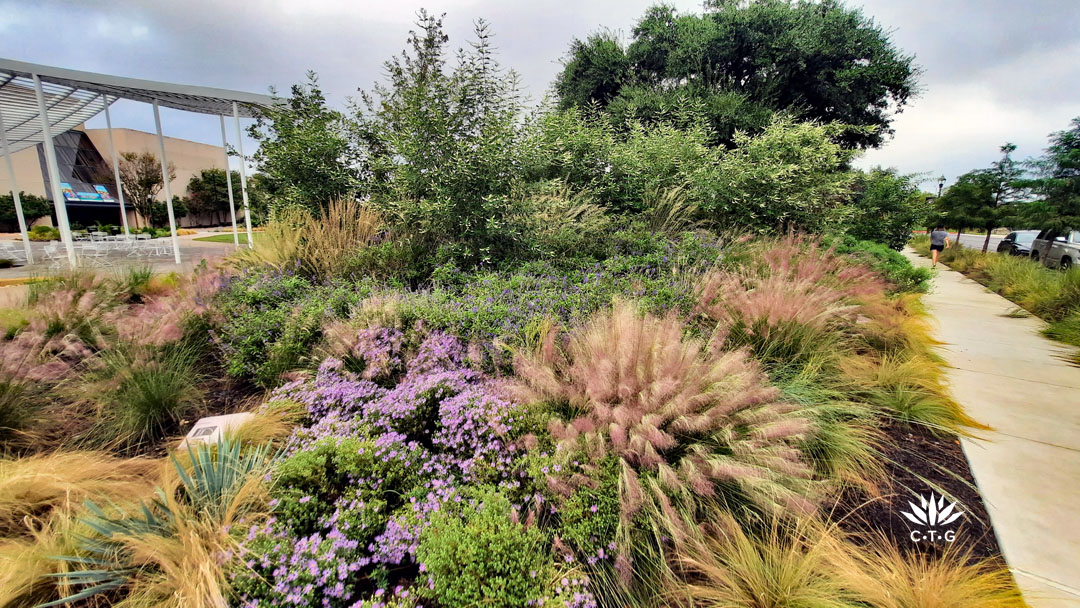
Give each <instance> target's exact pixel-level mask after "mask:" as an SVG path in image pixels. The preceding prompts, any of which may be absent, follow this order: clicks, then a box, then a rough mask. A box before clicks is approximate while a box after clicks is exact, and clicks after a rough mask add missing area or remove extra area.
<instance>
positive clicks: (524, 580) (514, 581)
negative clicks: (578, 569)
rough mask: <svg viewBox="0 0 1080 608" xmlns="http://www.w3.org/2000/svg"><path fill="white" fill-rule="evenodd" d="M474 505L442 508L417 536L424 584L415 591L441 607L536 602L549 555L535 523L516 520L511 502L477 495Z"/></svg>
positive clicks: (546, 574) (491, 495)
mask: <svg viewBox="0 0 1080 608" xmlns="http://www.w3.org/2000/svg"><path fill="white" fill-rule="evenodd" d="M475 500H476V501H478V503H479V504H477V506H476V507H475V508H470V507H465V508H463V509H462V512H461V513H458V512H456V510H455V509H449V508H447V509H443V510H441V511H439V512H438V513H437V514H436V515H435V516H434V517H433V518H432V520H431V525H430V527H428V529H427V530H425V531H424V533H423V534H422V535H421V536H420V544H419V546H418V548H417V550H416V558H417V561H418V563H419V564H421V569H422V570H423V572H425V573H426V574H427V577H428V583H427V585H426V586H425V585H424V584H420V585H418V586H417V590H418V592H419V594H420V595H421V596H422V597H425V598H428V599H431V600H434V601H436V602H437V603H438V604H439V605H441V606H474V605H485V606H492V607H504V608H517V607H519V606H528V605H530V604H531V603H534V602H536V603H538V600H540V599H541V598H542V597H543V596H544V595H545V591H546V590H545V586H546V584H547V582H548V579H549V578H550V574H549V569H550V568H551V558H550V556H549V553H548V549H547V542H546V539H545V538H544V535H543V534H542V533H541V532H540V530H539V529H538V528H537V527H536V526H530V527H526V526H523V525H522V524H520V523H518V522H517V521H516V517H515V514H514V512H513V509H512V508H511V506H510V502H509V501H508V500H507V499H506V498H505V497H503V496H501V495H499V494H496V493H494V492H487V493H480V494H479V495H478V496H477V498H476V499H475Z"/></svg>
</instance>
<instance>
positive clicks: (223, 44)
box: [0, 0, 1080, 190]
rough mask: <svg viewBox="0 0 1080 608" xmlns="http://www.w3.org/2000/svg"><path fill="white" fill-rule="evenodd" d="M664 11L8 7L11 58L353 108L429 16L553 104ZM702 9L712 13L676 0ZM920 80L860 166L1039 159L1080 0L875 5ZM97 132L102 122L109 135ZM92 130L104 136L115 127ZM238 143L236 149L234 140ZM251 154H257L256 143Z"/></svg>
mask: <svg viewBox="0 0 1080 608" xmlns="http://www.w3.org/2000/svg"><path fill="white" fill-rule="evenodd" d="M653 3H654V2H653V1H651V0H437V1H435V0H432V1H426V2H423V3H419V2H417V3H414V2H412V1H411V0H404V1H403V0H397V1H394V0H381V1H374V0H244V1H242V2H241V1H227V2H223V1H221V0H216V1H212V2H208V1H205V0H184V1H181V2H176V1H169V2H160V1H156V0H108V1H104V0H92V1H86V0H84V1H82V2H62V1H54V0H37V1H28V0H18V1H7V0H0V57H6V58H9V59H17V60H21V61H30V62H34V63H43V64H48V65H54V66H60V67H66V68H73V69H79V70H88V71H94V72H104V73H109V74H115V75H119V76H132V77H137V78H147V79H154V80H164V81H169V82H176V83H182V84H198V85H204V86H215V87H224V88H233V89H241V90H248V91H254V92H265V91H266V89H267V87H268V86H270V85H274V86H276V87H277V88H278V89H279V90H282V91H287V89H288V86H289V85H291V84H293V83H296V82H299V81H300V80H302V79H303V77H304V74H305V72H306V70H308V69H313V70H315V71H317V72H318V73H319V79H320V82H321V83H322V85H323V88H324V90H325V91H326V92H327V94H328V95H329V97H330V99H331V102H332V103H333V104H335V105H336V106H338V107H344V101H345V98H346V97H348V96H351V95H355V93H356V90H357V89H358V88H363V89H369V88H370V87H371V85H372V83H373V82H375V81H376V80H379V79H380V78H381V70H382V63H383V61H384V60H385V59H386V58H387V57H389V56H390V55H392V54H394V53H397V52H400V50H401V49H402V48H403V46H404V43H405V37H406V35H407V33H408V30H409V29H410V27H411V23H412V21H413V20H414V18H415V13H416V10H418V9H419V8H420V7H421V6H423V7H426V8H428V10H429V11H431V12H435V13H438V12H445V13H446V26H447V31H448V33H449V34H450V37H451V46H452V47H457V46H458V45H461V44H464V43H465V42H466V41H467V39H468V34H469V32H470V31H471V28H472V22H473V21H474V20H475V19H477V18H484V19H486V20H488V21H489V22H491V26H492V30H493V31H494V33H495V44H496V46H497V47H498V48H499V50H500V59H501V61H502V63H503V65H504V66H507V67H511V68H514V69H515V70H517V72H518V73H519V74H520V75H521V78H522V82H523V83H524V85H525V89H526V92H527V94H529V95H530V96H531V97H532V99H533V100H534V101H537V100H539V99H540V98H542V97H543V95H544V93H545V92H546V91H547V89H548V87H549V85H550V83H551V81H552V79H553V78H554V76H555V74H556V73H557V72H558V71H559V69H560V65H559V59H560V57H562V56H563V54H564V53H565V51H566V48H567V45H568V43H569V41H570V40H571V39H572V38H574V37H584V36H587V35H588V34H589V33H590V32H593V31H595V30H597V29H600V28H610V29H613V30H616V31H619V32H621V33H622V34H623V35H624V36H627V37H628V36H629V32H630V29H631V28H632V27H633V24H634V23H635V21H636V20H637V19H638V18H639V17H640V16H641V14H642V13H643V12H644V10H645V8H646V7H647V6H649V5H650V4H653ZM671 3H672V4H674V5H676V6H678V7H679V8H681V9H683V10H695V9H698V8H699V7H700V2H697V1H691V0H677V1H675V2H671ZM851 4H852V5H855V6H861V7H862V8H863V9H864V11H865V12H866V13H867V14H869V15H871V16H873V17H874V18H875V19H876V20H877V21H878V22H879V23H880V24H882V25H883V26H885V27H886V28H888V29H889V30H892V31H893V38H894V40H895V42H896V43H897V44H898V45H899V46H900V48H902V49H904V50H905V51H906V52H909V53H913V54H915V55H916V58H917V62H918V63H919V64H920V65H921V66H922V68H923V70H924V74H923V77H922V89H923V92H922V94H921V95H920V96H919V97H918V98H917V99H915V100H914V101H913V102H912V103H911V104H910V105H909V106H908V107H907V108H906V109H905V110H904V111H903V113H901V114H900V115H899V116H897V118H896V121H895V123H894V127H895V129H896V136H895V138H894V139H893V140H892V141H890V142H889V143H888V144H886V145H885V146H884V147H883V148H881V149H879V150H874V151H871V152H868V153H867V154H866V155H865V156H864V157H863V158H862V159H861V160H860V161H859V164H860V165H861V166H867V167H869V166H874V165H883V166H892V167H897V168H898V169H899V170H901V171H903V172H907V173H925V174H926V176H927V181H926V183H925V185H924V187H925V189H927V190H930V189H932V188H933V187H936V184H934V181H935V180H936V176H937V175H939V174H944V175H945V176H946V177H947V178H948V179H949V180H950V181H951V180H952V179H953V178H955V177H956V176H957V175H959V174H961V173H964V172H965V171H967V170H969V169H972V168H976V167H985V166H987V165H988V164H989V163H990V162H991V161H993V160H994V159H995V158H996V157H997V148H998V147H999V146H1000V145H1001V144H1003V143H1005V142H1013V143H1015V144H1017V146H1018V150H1017V153H1016V155H1017V157H1018V158H1024V157H1027V156H1035V155H1038V154H1039V153H1040V152H1041V151H1042V148H1043V147H1045V145H1046V136H1047V134H1048V133H1050V132H1051V131H1058V130H1062V129H1064V128H1066V127H1067V126H1068V123H1069V121H1070V120H1071V119H1072V118H1073V117H1077V116H1080V61H1078V58H1080V1H1078V0H1027V1H1025V2H1017V1H1016V0H903V1H897V0H863V1H862V2H852V3H851ZM113 107H114V112H113V122H114V126H122V127H130V128H136V129H142V130H147V131H152V130H153V128H154V124H153V117H152V113H151V110H150V108H149V106H146V105H143V104H136V103H133V102H120V103H118V104H116V105H115V106H113ZM162 114H163V115H162V122H163V123H164V128H165V132H166V134H167V135H172V136H176V137H184V138H188V139H193V140H197V141H204V142H208V143H215V144H220V128H219V126H218V123H217V121H216V120H215V119H214V118H211V117H207V116H201V115H192V114H186V113H183V112H178V111H172V110H168V109H163V110H162ZM98 123H101V124H100V125H99V124H98ZM90 126H92V127H94V126H104V120H103V119H102V118H98V119H95V120H94V121H92V122H91V124H90ZM230 137H232V136H231V135H230ZM245 146H246V147H245V152H250V146H251V144H250V142H249V143H247V144H245Z"/></svg>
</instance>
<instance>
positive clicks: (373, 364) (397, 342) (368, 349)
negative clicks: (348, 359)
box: [349, 327, 405, 380]
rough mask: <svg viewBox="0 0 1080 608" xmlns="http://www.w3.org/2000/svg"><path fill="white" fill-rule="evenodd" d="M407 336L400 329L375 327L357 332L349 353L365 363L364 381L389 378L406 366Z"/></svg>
mask: <svg viewBox="0 0 1080 608" xmlns="http://www.w3.org/2000/svg"><path fill="white" fill-rule="evenodd" d="M404 346H405V334H403V333H401V330H399V329H393V328H390V329H387V328H383V327H375V328H368V329H361V330H359V331H358V332H356V336H355V339H354V341H353V344H352V346H351V348H350V349H349V352H350V354H351V355H352V356H354V357H356V358H357V359H358V360H360V361H363V362H364V371H363V372H361V374H360V377H361V378H362V379H364V380H378V379H382V378H388V377H390V376H391V375H393V374H394V373H395V372H397V371H399V370H400V369H401V368H402V367H403V366H404V361H403V360H402V352H401V351H402V349H403V348H404Z"/></svg>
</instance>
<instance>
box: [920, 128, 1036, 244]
mask: <svg viewBox="0 0 1080 608" xmlns="http://www.w3.org/2000/svg"><path fill="white" fill-rule="evenodd" d="M1015 150H1016V146H1015V145H1013V144H1005V145H1003V146H1001V159H999V160H998V161H996V162H994V163H992V164H991V166H990V168H988V169H978V170H975V171H969V172H968V173H965V174H964V175H961V176H960V177H958V178H957V180H956V183H955V184H953V185H952V186H951V187H950V188H949V189H948V190H946V191H945V193H944V194H943V195H942V196H941V198H940V199H938V202H937V206H938V209H939V210H940V212H941V214H942V217H943V219H944V221H945V223H947V224H948V225H949V226H951V227H953V228H979V229H982V230H985V231H986V240H985V241H983V249H982V250H983V253H986V250H987V248H988V247H989V245H990V232H991V231H992V230H994V229H995V228H997V227H998V226H1002V225H1004V223H1005V222H1006V220H1007V218H1009V217H1010V216H1011V215H1012V214H1013V213H1014V212H1015V210H1016V209H1015V208H1013V207H1010V206H1009V205H1011V204H1012V203H1016V202H1019V201H1020V200H1021V196H1022V194H1023V189H1022V188H1021V184H1023V180H1022V179H1021V178H1022V177H1023V168H1022V167H1021V166H1020V165H1019V164H1018V163H1016V161H1014V160H1013V159H1012V153H1013V152H1014V151H1015Z"/></svg>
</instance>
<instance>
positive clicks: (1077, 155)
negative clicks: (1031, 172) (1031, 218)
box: [1023, 117, 1080, 230]
mask: <svg viewBox="0 0 1080 608" xmlns="http://www.w3.org/2000/svg"><path fill="white" fill-rule="evenodd" d="M1032 164H1033V165H1034V169H1035V170H1036V177H1035V179H1032V180H1028V181H1026V182H1024V183H1023V185H1024V186H1027V187H1030V188H1031V189H1032V190H1033V191H1034V192H1035V194H1036V195H1038V196H1039V197H1040V198H1041V202H1042V204H1041V205H1039V207H1038V208H1039V210H1040V211H1042V219H1043V221H1044V222H1045V224H1046V225H1047V226H1048V227H1050V228H1056V229H1059V230H1064V229H1076V228H1077V227H1080V117H1078V118H1074V119H1073V120H1072V123H1071V124H1070V127H1069V128H1068V129H1066V130H1064V131H1058V132H1057V133H1052V134H1051V135H1050V146H1049V147H1048V148H1047V149H1046V153H1045V154H1044V155H1043V157H1042V158H1040V159H1039V160H1037V161H1035V162H1034V163H1032Z"/></svg>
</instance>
